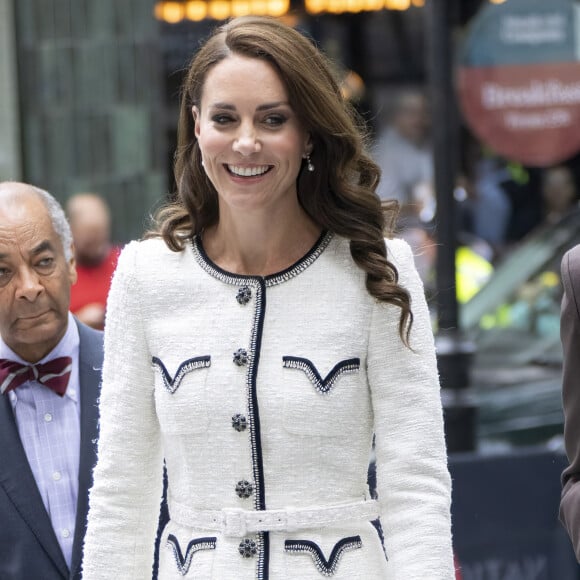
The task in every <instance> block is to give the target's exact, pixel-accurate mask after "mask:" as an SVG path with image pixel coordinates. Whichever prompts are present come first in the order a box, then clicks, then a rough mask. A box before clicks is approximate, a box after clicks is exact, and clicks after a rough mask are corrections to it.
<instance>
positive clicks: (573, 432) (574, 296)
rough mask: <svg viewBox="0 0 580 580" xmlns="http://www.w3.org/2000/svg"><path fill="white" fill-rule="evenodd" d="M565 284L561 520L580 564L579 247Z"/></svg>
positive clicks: (570, 255)
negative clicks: (564, 460) (564, 465)
mask: <svg viewBox="0 0 580 580" xmlns="http://www.w3.org/2000/svg"><path fill="white" fill-rule="evenodd" d="M562 283H563V286H564V296H563V298H562V311H561V321H560V335H561V338H562V346H563V349H564V368H563V388H562V391H563V403H564V441H565V444H566V454H567V455H568V460H569V462H570V465H569V466H568V467H567V468H566V469H565V470H564V472H563V473H562V484H563V489H562V498H561V501H560V520H561V521H562V523H563V524H564V527H565V528H566V530H567V531H568V534H569V536H570V539H571V540H572V544H573V546H574V551H575V552H576V558H577V559H578V561H580V382H579V381H578V377H580V245H578V246H575V247H574V248H572V249H571V250H569V251H568V252H566V254H565V255H564V257H563V259H562Z"/></svg>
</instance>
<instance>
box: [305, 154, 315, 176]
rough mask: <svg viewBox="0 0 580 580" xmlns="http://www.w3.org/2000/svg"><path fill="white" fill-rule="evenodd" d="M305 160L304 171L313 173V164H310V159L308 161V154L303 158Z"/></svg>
mask: <svg viewBox="0 0 580 580" xmlns="http://www.w3.org/2000/svg"><path fill="white" fill-rule="evenodd" d="M305 159H306V169H308V171H310V173H312V172H313V171H314V163H312V159H310V153H307V154H306V156H305Z"/></svg>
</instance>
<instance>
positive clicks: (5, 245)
mask: <svg viewBox="0 0 580 580" xmlns="http://www.w3.org/2000/svg"><path fill="white" fill-rule="evenodd" d="M75 281H76V269H75V264H74V260H73V259H72V258H71V259H70V260H69V261H68V262H67V260H66V258H65V255H64V250H63V247H62V242H61V240H60V238H59V236H58V235H57V233H56V232H55V231H54V229H53V226H52V222H51V219H50V216H49V215H48V212H47V209H46V207H45V205H44V203H43V202H42V200H41V199H40V198H37V197H36V196H35V195H32V194H23V195H22V196H19V197H16V198H15V197H11V198H10V199H8V200H7V199H3V197H2V196H0V335H1V336H2V339H3V340H4V342H5V343H6V344H7V345H8V346H9V347H10V348H11V349H12V350H13V351H14V352H16V353H17V354H18V355H19V356H21V357H22V358H23V359H24V360H26V361H29V362H37V361H38V360H40V359H41V358H42V357H44V356H45V355H46V354H48V353H49V352H50V351H51V350H52V349H53V348H54V347H55V346H56V345H57V344H58V342H59V341H60V339H61V338H62V337H63V336H64V333H65V332H66V328H67V321H68V308H69V301H70V287H71V285H72V284H73V283H74V282H75Z"/></svg>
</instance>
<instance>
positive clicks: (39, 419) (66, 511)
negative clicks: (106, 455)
mask: <svg viewBox="0 0 580 580" xmlns="http://www.w3.org/2000/svg"><path fill="white" fill-rule="evenodd" d="M61 356H70V357H71V358H72V360H73V366H72V372H71V376H70V379H69V384H68V388H67V391H66V393H65V395H64V397H59V396H58V395H57V394H56V393H54V392H53V391H51V390H50V389H48V388H46V387H45V386H43V385H41V384H40V383H38V382H37V381H28V382H26V383H24V384H22V385H21V386H19V387H18V388H17V389H15V390H13V391H11V392H10V393H9V394H8V396H9V397H10V402H11V404H12V409H13V410H14V416H15V418H16V424H17V426H18V433H19V435H20V440H21V441H22V445H23V447H24V451H25V452H26V457H27V458H28V463H29V464H30V468H31V469H32V473H33V475H34V479H35V480H36V485H37V486H38V490H39V492H40V495H41V497H42V501H43V502H44V506H45V507H46V511H47V513H48V515H49V517H50V520H51V522H52V527H53V528H54V531H55V533H56V537H57V539H58V542H59V544H60V546H61V549H62V552H63V554H64V557H65V560H66V562H67V564H68V566H69V567H70V563H71V555H72V547H73V539H74V532H75V521H76V507H77V496H78V479H79V454H80V389H79V386H80V385H79V360H78V359H79V332H78V328H77V325H76V323H75V321H74V318H73V316H72V314H70V313H69V317H68V327H67V331H66V333H65V335H64V336H63V338H62V339H61V341H60V342H59V343H58V344H57V346H56V347H55V348H54V349H53V350H52V351H51V352H50V353H49V354H48V355H46V356H45V357H44V358H43V359H42V360H40V361H38V362H39V363H45V362H48V361H49V360H52V359H55V358H57V357H61ZM0 358H6V359H10V360H14V361H16V362H19V363H22V364H30V363H28V362H26V361H25V360H23V359H22V358H20V357H19V356H18V355H17V354H16V353H15V352H14V351H12V350H11V349H10V348H9V347H8V346H7V345H6V344H5V343H4V341H3V340H2V339H1V338H0Z"/></svg>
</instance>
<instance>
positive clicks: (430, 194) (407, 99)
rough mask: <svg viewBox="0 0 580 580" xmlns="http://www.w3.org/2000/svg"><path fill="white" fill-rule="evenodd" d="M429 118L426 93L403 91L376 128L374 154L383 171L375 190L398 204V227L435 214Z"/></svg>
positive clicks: (426, 221) (429, 219) (424, 221)
mask: <svg viewBox="0 0 580 580" xmlns="http://www.w3.org/2000/svg"><path fill="white" fill-rule="evenodd" d="M430 128H431V120H430V113H429V106H428V102H427V98H426V97H425V95H424V94H423V93H422V92H421V91H419V90H417V89H406V90H403V91H402V92H401V93H400V94H399V95H398V96H397V98H396V100H395V104H394V107H393V111H392V113H391V116H390V118H389V119H388V120H387V123H386V124H385V125H384V126H383V127H382V129H380V130H379V133H378V135H377V139H376V143H375V146H374V149H373V157H374V159H375V161H376V162H377V163H378V165H379V167H380V168H381V171H382V176H381V181H380V183H379V185H378V187H377V193H378V195H379V197H380V198H381V199H396V200H397V201H398V202H399V205H400V214H399V228H400V229H406V228H407V227H414V226H415V222H416V220H419V221H420V222H422V223H428V222H430V221H431V220H432V219H433V217H434V215H435V195H434V186H433V153H432V149H431V143H430Z"/></svg>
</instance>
